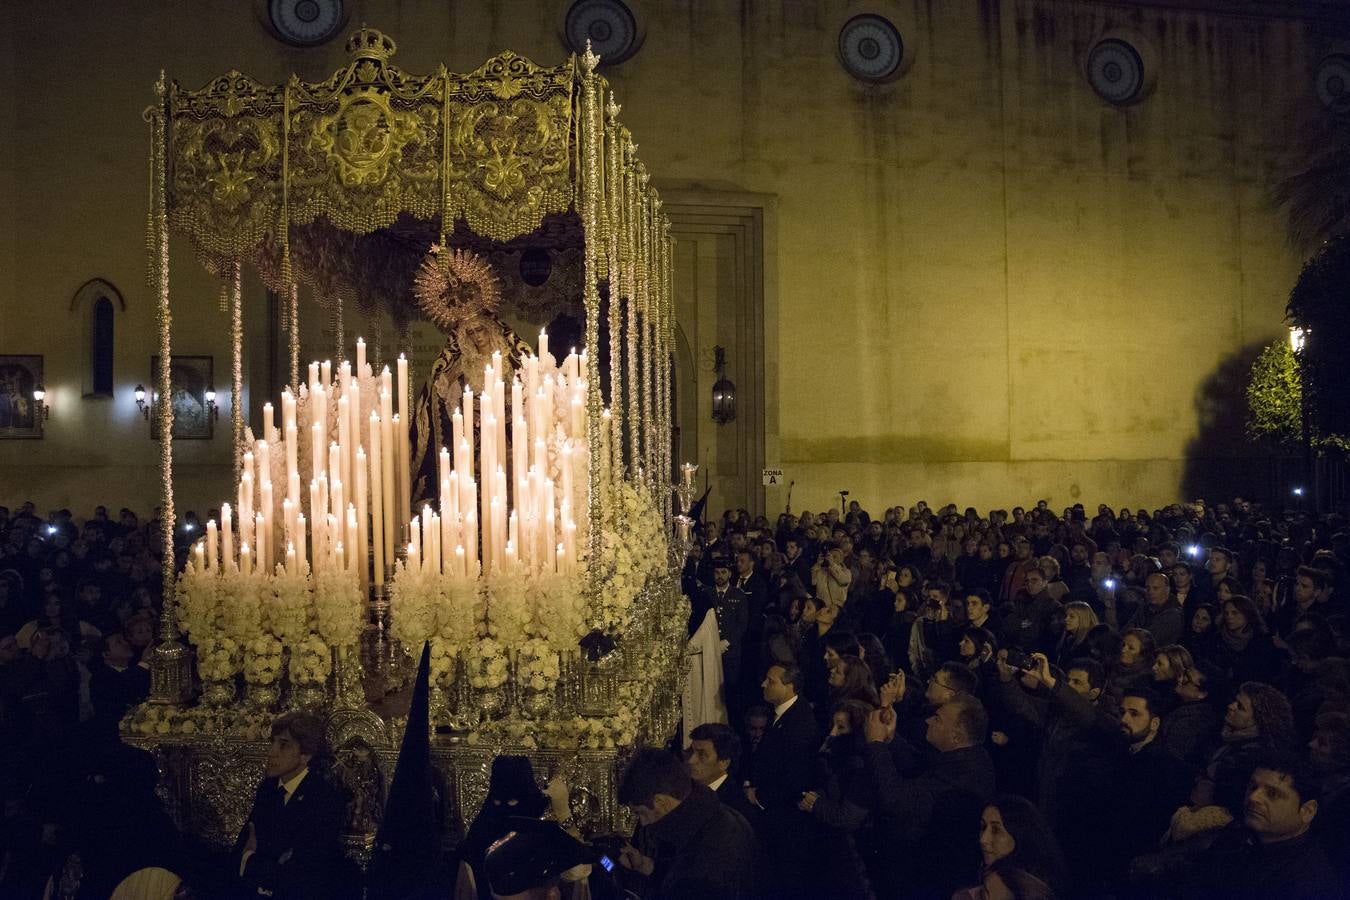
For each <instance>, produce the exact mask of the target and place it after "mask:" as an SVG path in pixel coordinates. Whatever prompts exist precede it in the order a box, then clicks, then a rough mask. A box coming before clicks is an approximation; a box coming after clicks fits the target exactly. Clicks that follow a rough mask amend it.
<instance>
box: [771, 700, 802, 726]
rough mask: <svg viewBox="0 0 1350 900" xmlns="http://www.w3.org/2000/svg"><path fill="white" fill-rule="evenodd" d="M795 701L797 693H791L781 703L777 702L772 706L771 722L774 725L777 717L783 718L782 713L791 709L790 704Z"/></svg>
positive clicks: (776, 722)
mask: <svg viewBox="0 0 1350 900" xmlns="http://www.w3.org/2000/svg"><path fill="white" fill-rule="evenodd" d="M796 702H797V695H796V694H793V695H792V696H791V697H789V698H787V699H786V700H784V701H783V702H782V703H780V704H778V705H777V706H775V707H774V708H773V722H774V724H775V725H777V724H778V720H779V719H781V718H783V713H785V712H787V711H788V710H789V709H791V708H792V704H794V703H796Z"/></svg>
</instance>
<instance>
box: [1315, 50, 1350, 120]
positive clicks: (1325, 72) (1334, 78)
mask: <svg viewBox="0 0 1350 900" xmlns="http://www.w3.org/2000/svg"><path fill="white" fill-rule="evenodd" d="M1316 84H1317V99H1318V100H1321V101H1322V105H1323V106H1324V107H1326V108H1327V109H1328V110H1330V111H1331V112H1334V113H1338V114H1345V113H1350V56H1346V55H1345V54H1341V53H1333V54H1332V55H1331V56H1328V57H1327V58H1326V59H1324V60H1322V61H1321V62H1320V63H1318V64H1317V75H1316Z"/></svg>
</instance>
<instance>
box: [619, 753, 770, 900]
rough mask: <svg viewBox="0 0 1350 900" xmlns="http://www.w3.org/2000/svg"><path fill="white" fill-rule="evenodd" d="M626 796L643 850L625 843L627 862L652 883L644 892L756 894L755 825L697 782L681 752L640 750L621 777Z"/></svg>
mask: <svg viewBox="0 0 1350 900" xmlns="http://www.w3.org/2000/svg"><path fill="white" fill-rule="evenodd" d="M619 802H620V803H622V804H623V805H624V806H627V807H628V808H629V809H630V810H631V811H632V813H633V817H634V818H635V819H637V821H638V824H639V825H640V826H641V832H642V839H641V843H642V844H643V845H644V846H643V850H638V849H637V848H635V847H632V846H625V847H624V848H623V851H622V853H621V855H620V857H619V862H620V864H621V865H622V866H623V867H624V868H626V869H628V870H630V871H631V872H633V873H635V875H636V876H637V878H638V880H639V881H642V882H644V884H643V887H644V890H642V891H641V894H642V896H644V897H646V898H648V900H665V898H672V900H673V898H683V897H719V898H727V900H740V898H746V900H748V898H749V897H751V896H752V894H753V890H754V878H753V876H754V834H753V832H751V830H750V825H749V824H748V823H747V822H746V821H745V819H744V818H743V817H742V816H741V815H740V813H737V812H736V811H735V810H733V809H731V808H730V807H728V806H726V805H725V804H723V803H721V802H720V801H719V800H718V799H717V795H716V794H714V793H713V792H712V791H711V790H709V789H708V788H707V787H705V786H704V785H701V784H698V783H696V782H694V780H693V779H692V778H690V776H689V770H688V769H687V768H685V765H684V763H683V762H681V761H680V759H679V757H677V756H675V755H674V754H673V753H670V752H669V751H667V750H660V749H656V748H646V749H642V750H639V751H637V753H636V754H634V756H633V760H632V762H630V763H629V765H628V768H627V769H626V770H625V771H624V774H623V779H622V780H621V781H620V783H619ZM644 851H647V852H644Z"/></svg>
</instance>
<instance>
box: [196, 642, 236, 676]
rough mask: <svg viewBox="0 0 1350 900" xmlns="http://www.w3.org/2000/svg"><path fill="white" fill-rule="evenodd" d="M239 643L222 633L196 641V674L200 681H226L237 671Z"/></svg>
mask: <svg viewBox="0 0 1350 900" xmlns="http://www.w3.org/2000/svg"><path fill="white" fill-rule="evenodd" d="M241 661H242V660H241V656H240V653H239V644H238V643H236V642H235V641H234V640H232V639H231V638H228V637H225V636H223V635H220V636H217V637H208V638H201V639H200V640H198V641H197V675H198V676H199V677H200V678H201V679H202V681H228V680H229V679H231V678H233V677H234V676H235V675H237V674H238V673H239V664H240V662H241Z"/></svg>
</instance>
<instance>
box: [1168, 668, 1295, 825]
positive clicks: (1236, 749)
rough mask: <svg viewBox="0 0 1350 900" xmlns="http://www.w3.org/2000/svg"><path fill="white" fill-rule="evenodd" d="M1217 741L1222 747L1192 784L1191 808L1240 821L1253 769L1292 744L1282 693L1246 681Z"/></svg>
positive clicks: (1288, 709)
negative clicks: (1220, 811)
mask: <svg viewBox="0 0 1350 900" xmlns="http://www.w3.org/2000/svg"><path fill="white" fill-rule="evenodd" d="M1220 737H1221V738H1222V740H1223V743H1222V744H1221V745H1220V746H1219V748H1218V749H1217V750H1215V751H1214V753H1213V754H1211V755H1210V758H1209V761H1208V762H1207V763H1206V765H1205V769H1204V771H1203V772H1202V773H1201V774H1200V776H1199V778H1198V779H1197V780H1196V786H1195V790H1193V791H1192V792H1191V805H1192V806H1193V807H1203V806H1220V807H1222V808H1223V809H1224V810H1226V811H1227V812H1228V814H1229V815H1230V816H1233V817H1235V818H1241V817H1242V814H1243V809H1244V808H1245V805H1246V800H1247V776H1248V775H1249V774H1250V773H1251V770H1252V766H1253V765H1254V764H1255V762H1256V761H1257V760H1258V759H1260V758H1261V757H1262V756H1263V755H1265V754H1267V753H1270V752H1272V751H1275V752H1281V751H1283V752H1288V751H1290V750H1292V749H1293V748H1294V746H1295V745H1296V743H1297V738H1296V733H1295V731H1294V711H1293V708H1292V707H1291V706H1290V705H1289V700H1288V698H1286V697H1285V695H1284V694H1283V693H1282V692H1281V691H1279V690H1277V689H1276V688H1273V687H1271V686H1270V685H1268V684H1263V683H1261V682H1259V681H1248V682H1246V683H1245V684H1243V685H1242V687H1240V688H1238V692H1237V694H1236V695H1235V696H1234V697H1233V700H1232V702H1231V703H1229V704H1228V708H1227V710H1226V711H1225V712H1224V717H1223V729H1222V731H1221V732H1220Z"/></svg>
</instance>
